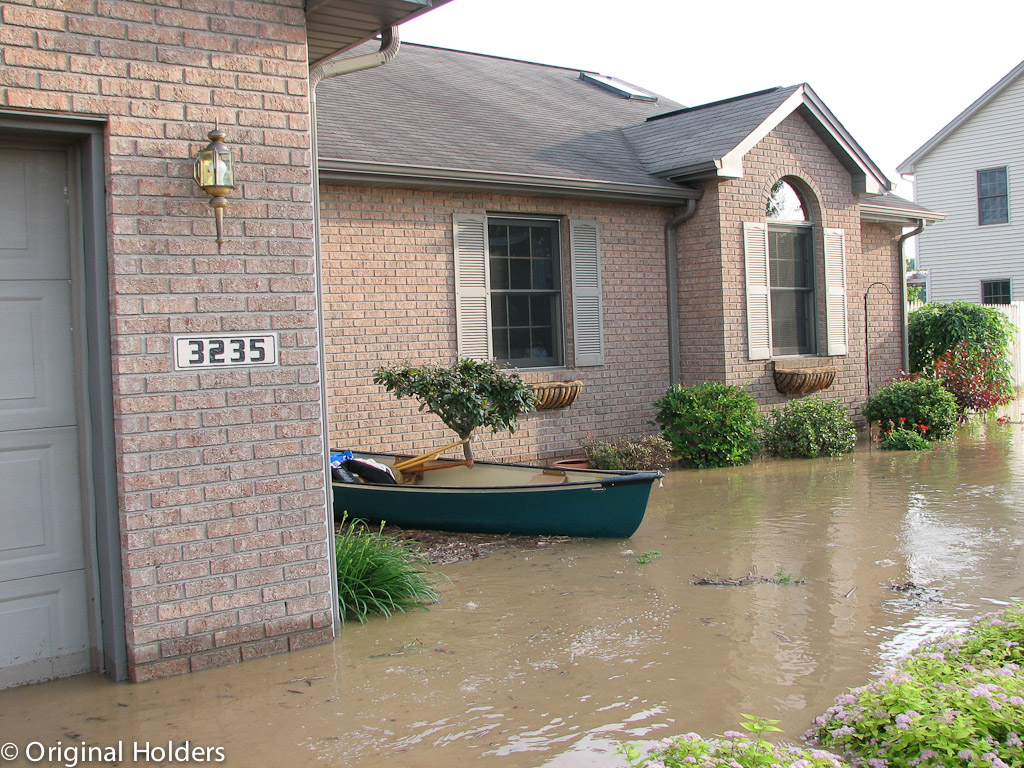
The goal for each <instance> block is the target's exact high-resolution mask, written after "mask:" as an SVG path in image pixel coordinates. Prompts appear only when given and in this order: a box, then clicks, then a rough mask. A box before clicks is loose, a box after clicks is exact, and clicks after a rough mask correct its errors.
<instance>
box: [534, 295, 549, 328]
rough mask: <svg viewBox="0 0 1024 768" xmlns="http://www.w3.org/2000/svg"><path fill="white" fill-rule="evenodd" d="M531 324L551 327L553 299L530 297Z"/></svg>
mask: <svg viewBox="0 0 1024 768" xmlns="http://www.w3.org/2000/svg"><path fill="white" fill-rule="evenodd" d="M530 324H531V325H534V326H537V325H543V326H548V327H550V326H551V297H550V296H531V297H530Z"/></svg>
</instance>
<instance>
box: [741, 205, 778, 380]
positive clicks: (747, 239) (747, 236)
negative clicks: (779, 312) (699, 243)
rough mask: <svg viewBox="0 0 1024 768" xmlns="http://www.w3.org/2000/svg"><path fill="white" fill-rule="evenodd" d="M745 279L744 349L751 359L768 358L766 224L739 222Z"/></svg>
mask: <svg viewBox="0 0 1024 768" xmlns="http://www.w3.org/2000/svg"><path fill="white" fill-rule="evenodd" d="M743 252H744V256H745V258H746V277H747V350H748V356H749V357H750V359H751V360H768V359H769V358H770V357H771V356H772V296H771V286H770V284H769V277H768V225H767V224H764V223H761V222H752V221H746V222H743Z"/></svg>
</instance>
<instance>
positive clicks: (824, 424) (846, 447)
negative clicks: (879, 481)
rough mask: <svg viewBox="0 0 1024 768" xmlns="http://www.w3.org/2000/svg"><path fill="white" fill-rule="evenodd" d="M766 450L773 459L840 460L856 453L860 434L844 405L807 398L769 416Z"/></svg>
mask: <svg viewBox="0 0 1024 768" xmlns="http://www.w3.org/2000/svg"><path fill="white" fill-rule="evenodd" d="M764 437H765V439H764V447H765V450H767V451H768V453H770V454H772V455H773V456H782V457H784V458H787V459H788V458H807V459H813V458H815V457H817V456H840V455H842V454H844V453H849V452H850V451H852V450H853V447H854V445H856V443H857V430H856V428H855V427H854V426H853V420H852V419H851V418H850V417H849V416H848V415H847V413H846V409H845V408H844V407H843V404H842V403H839V402H836V401H834V400H822V399H821V398H820V397H805V398H803V399H801V400H790V401H789V402H788V403H786V405H785V406H783V407H782V408H775V409H773V410H772V411H771V413H769V414H768V426H767V428H766V429H765V436H764Z"/></svg>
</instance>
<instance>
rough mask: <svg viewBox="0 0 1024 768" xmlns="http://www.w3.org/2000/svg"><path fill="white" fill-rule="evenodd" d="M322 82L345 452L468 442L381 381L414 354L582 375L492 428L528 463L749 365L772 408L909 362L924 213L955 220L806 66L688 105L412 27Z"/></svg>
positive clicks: (326, 232)
mask: <svg viewBox="0 0 1024 768" xmlns="http://www.w3.org/2000/svg"><path fill="white" fill-rule="evenodd" d="M319 99H320V101H319V111H318V114H319V121H318V132H319V136H320V144H319V148H320V151H319V166H320V173H321V190H320V192H321V206H320V212H321V235H322V248H323V300H324V307H325V309H324V323H325V336H326V342H325V343H326V359H327V369H326V378H327V389H328V392H327V399H328V410H329V420H328V421H329V425H330V440H331V443H332V445H335V446H336V447H339V448H341V447H358V448H361V449H366V450H384V451H387V450H395V449H413V450H419V449H427V448H430V447H437V446H439V445H442V444H443V443H444V442H447V438H448V435H447V434H446V433H445V430H444V428H443V426H441V425H440V422H439V421H438V420H437V419H436V418H435V417H433V416H431V415H429V414H427V415H423V414H419V413H417V412H416V408H415V404H414V403H409V402H407V401H402V402H396V401H394V400H393V399H391V397H390V396H389V395H387V394H386V393H383V392H382V390H381V389H380V388H379V387H376V386H375V385H373V384H372V381H371V377H372V374H373V372H374V370H375V369H376V368H378V367H379V366H381V365H386V364H390V363H394V362H402V361H407V362H410V363H414V364H415V363H421V362H452V361H454V360H455V359H456V357H457V355H464V356H469V357H481V358H483V357H491V356H493V357H496V358H497V359H498V360H503V361H506V362H508V363H509V364H510V365H513V366H515V367H516V368H518V370H519V371H520V373H521V374H522V375H523V377H524V379H526V380H527V381H529V382H531V383H534V384H540V385H543V384H544V383H546V382H564V381H569V380H572V381H579V382H582V390H581V392H580V394H579V395H578V397H577V399H576V400H575V402H573V403H572V404H571V405H570V406H569V407H566V408H561V409H551V410H543V411H540V412H538V413H536V414H533V415H530V416H527V417H526V418H525V419H523V420H522V421H521V429H520V430H519V431H517V432H516V433H515V434H514V435H508V434H499V435H495V436H492V435H490V434H487V435H481V436H480V438H478V439H479V441H480V445H479V447H478V449H477V453H478V455H481V456H484V457H486V456H490V457H494V458H502V459H503V458H515V459H520V460H522V459H531V458H538V457H539V458H549V457H554V456H558V455H566V454H571V453H574V452H577V451H578V447H579V444H580V442H581V441H582V440H584V439H586V438H589V437H594V438H603V437H615V436H621V435H636V434H639V433H644V432H649V431H650V430H651V427H650V422H651V420H652V418H653V416H654V409H653V407H652V404H653V402H654V401H655V400H656V399H657V398H658V397H659V396H660V395H661V394H663V393H664V391H665V389H666V387H668V386H669V384H670V383H673V382H680V383H682V384H695V383H698V382H701V381H705V380H712V381H721V382H727V383H732V384H738V385H741V386H744V387H747V388H748V390H749V391H750V392H751V393H752V394H754V395H755V397H756V398H757V399H758V401H759V402H760V403H761V404H762V405H763V406H764V407H765V408H768V407H770V406H774V405H778V404H780V403H783V402H785V401H786V400H787V399H788V398H789V397H791V396H792V395H791V394H790V393H788V392H786V391H780V389H782V390H792V388H793V387H794V386H797V387H799V388H810V387H811V386H821V385H822V384H823V383H827V382H831V383H830V384H829V385H828V386H827V388H825V389H821V390H820V392H819V394H820V395H821V396H823V397H826V398H834V399H838V400H841V401H842V402H843V403H844V404H845V405H846V406H847V407H848V408H849V409H850V412H851V414H852V415H854V416H857V415H858V411H859V406H860V405H861V404H862V403H863V401H864V400H865V398H866V395H867V392H868V388H869V377H870V386H871V387H872V388H873V389H877V388H878V387H879V386H881V385H882V383H883V382H884V380H885V379H886V378H888V377H890V376H892V375H893V374H895V373H896V372H897V371H898V370H899V369H900V368H902V367H904V365H903V348H904V344H903V326H904V317H903V306H904V300H903V294H902V274H903V269H902V266H901V264H902V256H901V246H902V240H903V239H904V237H903V228H904V227H907V226H914V227H916V226H923V225H924V224H926V223H931V222H933V221H935V220H937V219H938V218H941V217H940V216H938V215H936V214H933V213H930V212H929V211H927V210H926V209H924V208H922V207H920V206H918V205H916V204H914V203H912V202H910V201H907V200H904V199H902V198H899V197H897V196H895V195H893V194H891V193H889V189H890V183H889V181H888V180H887V179H886V178H885V176H884V175H883V174H882V173H881V171H880V170H879V169H878V168H877V167H876V166H875V165H874V163H873V162H872V161H871V160H870V158H869V157H868V156H867V154H866V153H865V152H864V151H863V149H861V147H860V146H859V145H858V144H857V143H856V142H855V141H854V139H853V138H852V137H851V136H850V135H849V133H848V132H847V131H846V130H845V128H843V126H842V124H841V123H839V121H838V120H837V119H836V118H835V116H834V115H832V113H831V112H830V111H829V110H828V108H827V107H826V106H825V105H824V104H823V103H822V102H821V100H820V99H819V98H818V97H817V95H816V94H815V93H814V91H813V90H812V89H811V88H810V87H809V86H807V85H798V86H792V87H789V88H773V89H769V90H766V91H761V92H757V93H752V94H748V95H745V96H740V97H737V98H732V99H726V100H724V101H720V102H715V103H713V104H706V105H701V106H697V107H692V108H684V107H681V106H680V105H678V104H675V103H672V102H669V101H667V100H665V99H664V98H661V97H658V96H657V95H655V94H652V93H649V92H647V91H644V90H643V89H640V88H637V87H635V86H632V85H630V84H628V83H623V82H621V81H618V80H616V79H614V78H609V77H606V76H603V75H598V74H596V73H590V72H580V71H579V70H572V69H564V68H559V67H551V66H545V65H540V64H534V63H530V62H523V61H514V60H509V59H501V58H495V57H489V56H481V55H476V54H468V53H463V52H458V51H451V50H444V49H438V48H431V47H426V46H407V47H406V48H405V49H403V55H402V57H400V59H399V60H397V61H396V62H394V63H393V64H391V65H389V66H388V67H382V68H380V69H375V70H372V71H367V72H365V73H360V74H357V75H353V76H352V77H350V78H346V79H345V80H344V81H334V82H332V83H325V85H324V86H323V88H322V89H321V91H320V95H319ZM865 310H866V311H867V316H865ZM866 347H867V348H866ZM794 382H795V384H794Z"/></svg>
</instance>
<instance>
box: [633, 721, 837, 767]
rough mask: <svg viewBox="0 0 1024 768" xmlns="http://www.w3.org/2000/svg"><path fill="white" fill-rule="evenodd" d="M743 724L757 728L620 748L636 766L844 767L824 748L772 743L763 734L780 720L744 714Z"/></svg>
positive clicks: (682, 737)
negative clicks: (646, 748)
mask: <svg viewBox="0 0 1024 768" xmlns="http://www.w3.org/2000/svg"><path fill="white" fill-rule="evenodd" d="M743 717H744V718H746V722H744V723H743V727H744V728H746V729H747V730H748V731H751V732H753V736H746V735H744V734H742V733H739V732H738V731H726V732H725V735H724V736H722V737H721V738H715V739H704V738H701V737H700V736H698V735H697V734H696V733H687V734H686V735H684V736H679V737H677V738H675V739H666V740H665V741H663V742H662V743H661V746H660V747H658V748H656V749H654V750H653V751H651V752H650V753H648V754H646V755H645V754H643V753H642V752H641V751H640V750H639V749H638V748H637V747H635V746H632V745H628V746H625V747H622V748H621V749H620V750H619V751H620V753H621V754H622V755H623V756H624V757H625V758H626V762H627V763H629V764H630V765H631V766H633V768H691V766H692V767H693V768H783V766H787V767H788V768H792V767H793V766H797V767H798V768H841V766H842V765H843V763H842V762H841V761H840V760H839V758H837V757H836V756H835V755H832V754H830V753H828V752H825V751H823V750H820V749H810V750H808V749H800V748H799V747H788V746H784V745H780V744H772V743H771V742H770V741H767V740H765V739H763V738H761V734H762V732H764V731H778V730H779V729H778V728H776V727H775V723H777V722H778V721H777V720H767V719H762V718H756V717H751V716H750V715H743Z"/></svg>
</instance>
